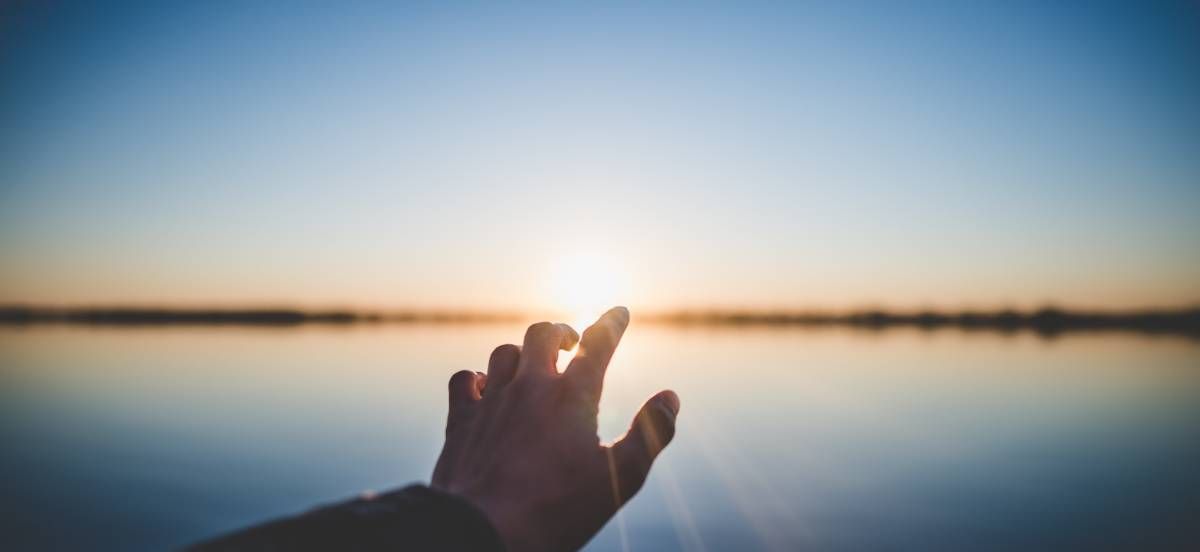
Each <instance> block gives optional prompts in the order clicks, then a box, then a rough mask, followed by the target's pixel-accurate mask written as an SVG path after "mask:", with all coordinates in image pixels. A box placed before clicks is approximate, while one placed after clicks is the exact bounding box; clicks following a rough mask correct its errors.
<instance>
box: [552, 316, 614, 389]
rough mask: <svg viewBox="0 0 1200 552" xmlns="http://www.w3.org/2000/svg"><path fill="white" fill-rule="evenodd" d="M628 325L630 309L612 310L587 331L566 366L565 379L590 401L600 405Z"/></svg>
mask: <svg viewBox="0 0 1200 552" xmlns="http://www.w3.org/2000/svg"><path fill="white" fill-rule="evenodd" d="M628 326H629V309H626V308H625V307H613V308H611V309H609V310H608V312H606V313H604V315H603V316H601V317H600V319H599V320H597V321H596V323H595V324H592V325H591V326H589V327H588V329H586V330H584V332H583V338H582V339H580V340H579V352H577V353H575V358H573V359H571V364H569V365H567V369H566V370H565V371H564V373H563V374H564V376H566V377H567V378H568V379H570V380H572V381H573V382H574V383H575V385H576V387H577V388H578V389H579V390H580V391H582V392H583V394H584V395H586V396H587V397H588V398H589V399H590V400H591V401H593V402H599V401H600V393H601V392H602V391H603V388H604V373H605V372H606V371H607V370H608V362H609V361H610V360H612V356H613V352H615V351H616V350H617V344H619V343H620V342H621V336H622V335H624V334H625V328H626V327H628Z"/></svg>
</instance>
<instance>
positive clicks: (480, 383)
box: [475, 372, 488, 397]
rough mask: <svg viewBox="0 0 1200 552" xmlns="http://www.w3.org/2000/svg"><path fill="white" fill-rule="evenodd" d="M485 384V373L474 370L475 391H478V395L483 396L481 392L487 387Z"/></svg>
mask: <svg viewBox="0 0 1200 552" xmlns="http://www.w3.org/2000/svg"><path fill="white" fill-rule="evenodd" d="M487 385H488V377H487V374H485V373H483V372H475V392H476V393H478V394H479V396H480V397H482V396H483V392H484V391H485V390H486V389H487Z"/></svg>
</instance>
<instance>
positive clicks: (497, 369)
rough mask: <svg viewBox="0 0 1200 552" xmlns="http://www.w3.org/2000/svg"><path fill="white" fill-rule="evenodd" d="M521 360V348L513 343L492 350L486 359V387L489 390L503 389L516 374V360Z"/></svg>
mask: <svg viewBox="0 0 1200 552" xmlns="http://www.w3.org/2000/svg"><path fill="white" fill-rule="evenodd" d="M519 360H521V348H520V347H518V346H516V345H513V344H511V343H510V344H507V345H501V346H499V347H496V349H495V350H493V351H492V356H491V358H489V359H488V370H487V378H488V384H487V386H488V389H487V390H485V392H488V391H489V390H490V391H491V392H495V391H498V390H500V389H503V388H504V386H505V385H508V382H510V381H512V379H513V376H515V375H517V361H519Z"/></svg>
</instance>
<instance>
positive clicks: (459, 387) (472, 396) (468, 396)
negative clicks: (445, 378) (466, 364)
mask: <svg viewBox="0 0 1200 552" xmlns="http://www.w3.org/2000/svg"><path fill="white" fill-rule="evenodd" d="M478 378H479V374H478V373H476V372H472V371H470V370H460V371H458V372H455V373H454V375H453V376H450V385H449V387H450V411H451V412H453V411H454V410H455V409H457V408H459V407H461V406H462V405H464V404H470V403H473V402H475V401H477V400H479V397H480V395H479V384H478V383H477V382H476V380H477V379H478Z"/></svg>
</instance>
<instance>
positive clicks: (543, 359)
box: [517, 322, 579, 375]
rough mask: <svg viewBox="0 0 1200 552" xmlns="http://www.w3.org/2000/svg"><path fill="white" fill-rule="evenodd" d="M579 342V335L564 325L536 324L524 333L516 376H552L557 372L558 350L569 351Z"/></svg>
mask: <svg viewBox="0 0 1200 552" xmlns="http://www.w3.org/2000/svg"><path fill="white" fill-rule="evenodd" d="M578 342H579V334H578V333H575V330H573V329H571V327H570V326H568V325H566V324H552V323H550V322H538V323H537V324H534V325H532V326H530V327H529V329H528V330H526V331H525V345H523V346H522V347H521V360H520V361H518V362H517V375H521V374H553V373H555V372H556V371H557V370H556V368H555V366H554V363H555V362H557V361H558V350H559V349H562V350H564V351H567V350H570V349H571V348H572V347H574V346H575V344H576V343H578Z"/></svg>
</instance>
